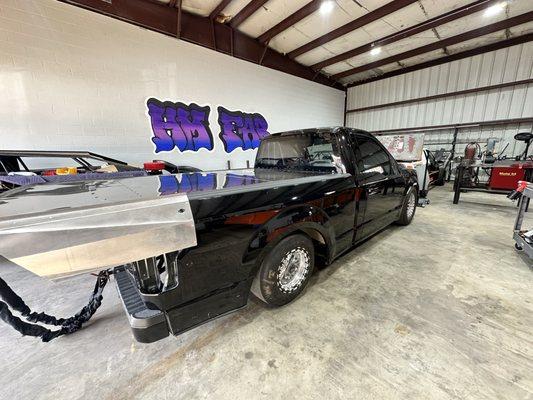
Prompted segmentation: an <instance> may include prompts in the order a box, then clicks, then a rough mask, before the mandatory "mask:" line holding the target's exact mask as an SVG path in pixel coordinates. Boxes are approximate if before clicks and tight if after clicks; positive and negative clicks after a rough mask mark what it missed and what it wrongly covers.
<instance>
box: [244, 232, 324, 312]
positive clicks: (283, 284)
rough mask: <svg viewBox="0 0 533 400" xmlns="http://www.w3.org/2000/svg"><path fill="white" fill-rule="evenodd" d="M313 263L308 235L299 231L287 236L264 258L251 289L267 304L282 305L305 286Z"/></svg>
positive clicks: (311, 247) (313, 257) (312, 251)
mask: <svg viewBox="0 0 533 400" xmlns="http://www.w3.org/2000/svg"><path fill="white" fill-rule="evenodd" d="M314 267H315V252H314V247H313V242H312V241H311V239H309V238H308V237H307V236H305V235H300V234H296V235H291V236H288V237H286V238H285V239H283V240H281V241H280V242H279V243H278V244H277V245H276V246H274V248H273V249H272V250H271V251H270V252H269V253H268V254H267V255H266V257H265V258H264V259H263V262H262V263H261V267H260V269H259V273H258V274H257V276H256V278H255V280H254V282H253V284H252V293H253V294H254V295H255V296H256V297H257V298H259V299H260V300H262V301H264V302H265V303H266V304H268V305H271V306H283V305H285V304H287V303H290V302H291V301H292V300H294V299H295V298H296V297H298V295H299V294H300V293H301V292H302V291H303V290H304V288H305V286H306V285H307V283H308V282H309V278H310V277H311V274H312V272H313V270H314Z"/></svg>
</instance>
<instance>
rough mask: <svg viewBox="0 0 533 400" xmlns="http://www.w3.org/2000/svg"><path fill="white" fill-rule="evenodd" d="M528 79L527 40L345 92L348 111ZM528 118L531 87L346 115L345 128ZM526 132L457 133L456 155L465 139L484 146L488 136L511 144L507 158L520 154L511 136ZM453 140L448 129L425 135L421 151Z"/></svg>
mask: <svg viewBox="0 0 533 400" xmlns="http://www.w3.org/2000/svg"><path fill="white" fill-rule="evenodd" d="M531 78H533V42H528V43H524V44H521V45H516V46H512V47H509V48H506V49H501V50H497V51H493V52H488V53H485V54H480V55H477V56H474V57H470V58H465V59H462V60H457V61H453V62H451V63H447V64H442V65H438V66H434V67H431V68H425V69H422V70H418V71H413V72H410V73H408V74H404V75H399V76H396V77H392V78H388V79H383V80H379V81H375V82H371V83H367V84H365V85H361V86H355V87H353V88H350V89H348V100H347V109H355V108H361V107H366V106H372V105H377V104H385V103H390V102H396V101H401V100H407V99H416V98H420V97H426V96H431V95H435V94H441V93H450V92H455V91H459V90H465V89H472V88H477V87H483V86H490V85H496V84H499V83H506V82H515V81H519V80H524V79H531ZM528 117H529V118H531V117H533V84H529V85H520V86H514V87H506V88H502V89H496V90H491V91H484V92H478V93H472V94H467V95H461V96H455V97H448V98H444V99H436V100H429V101H420V102H416V103H410V104H405V105H400V106H393V107H387V108H381V109H375V110H368V111H362V112H357V113H350V114H348V116H347V119H346V124H347V126H351V127H357V128H361V129H366V130H370V131H378V130H386V129H398V128H413V127H421V126H431V125H447V124H455V123H467V122H478V121H492V120H500V119H511V118H528ZM531 129H532V126H531V124H527V123H526V124H520V125H518V124H513V125H507V126H506V125H504V126H487V127H483V128H470V129H461V130H460V133H459V142H460V143H461V144H460V145H459V146H458V147H457V152H458V153H461V152H462V151H463V148H464V143H467V142H469V141H478V142H481V143H482V145H483V144H484V143H486V141H487V139H488V138H498V139H500V146H501V147H503V146H504V145H505V143H507V142H509V143H510V146H509V148H508V151H507V152H506V154H507V155H516V154H519V153H520V152H521V151H523V148H524V145H523V142H516V141H514V140H513V136H514V135H515V134H516V133H517V132H522V131H531ZM452 137H453V130H451V129H450V130H447V131H446V130H444V131H442V130H441V131H433V132H431V131H428V132H427V133H426V140H425V141H426V143H428V144H429V145H428V146H426V147H429V148H433V149H438V148H441V147H444V148H450V147H451V146H450V145H446V144H445V143H451V141H452ZM431 143H434V145H431Z"/></svg>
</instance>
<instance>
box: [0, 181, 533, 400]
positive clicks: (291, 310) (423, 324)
mask: <svg viewBox="0 0 533 400" xmlns="http://www.w3.org/2000/svg"><path fill="white" fill-rule="evenodd" d="M430 198H431V201H432V202H431V205H429V206H428V207H426V208H425V209H418V212H417V215H416V217H415V220H414V222H413V224H412V225H410V226H408V227H392V228H390V229H387V230H386V231H384V232H382V233H381V234H379V235H377V236H376V237H374V238H372V239H371V240H369V241H367V242H366V243H364V244H363V245H361V246H359V247H358V248H356V249H354V250H353V251H352V252H350V253H348V254H347V255H345V256H343V257H342V258H341V259H339V260H338V261H336V262H335V263H334V264H333V265H332V266H330V267H328V268H326V269H323V270H321V271H320V272H319V273H318V274H316V275H315V276H314V280H313V282H312V284H311V285H310V287H309V288H308V290H307V291H306V293H305V295H304V296H302V297H300V298H299V299H298V300H297V301H296V302H294V303H293V304H291V305H289V306H286V307H283V308H279V309H267V308H265V307H264V306H262V305H260V304H258V303H255V302H250V304H249V306H248V307H247V308H245V309H244V310H241V311H239V312H236V313H233V314H231V315H229V316H226V317H223V318H221V319H219V320H216V321H213V322H210V323H208V324H206V325H203V326H201V327H199V328H197V329H195V330H193V331H190V332H188V333H186V334H184V335H182V336H180V337H177V338H175V337H170V338H168V339H165V340H163V341H160V342H157V343H155V344H150V345H142V344H139V343H136V342H134V341H133V339H132V337H131V335H130V331H129V326H128V323H127V320H126V317H125V315H124V314H123V311H122V308H121V306H120V304H119V300H118V298H117V295H116V291H115V289H114V287H113V286H114V285H110V287H109V288H107V289H106V291H105V299H104V304H103V306H102V308H101V309H100V310H99V311H98V313H97V314H96V315H95V317H94V319H93V320H92V321H91V323H90V324H89V325H88V326H87V327H86V329H83V330H82V331H80V332H78V333H76V334H75V335H72V336H69V337H62V338H60V339H58V340H56V341H54V342H52V343H48V344H46V343H41V342H39V341H37V340H35V339H32V338H26V337H20V335H19V334H17V333H16V332H14V331H12V330H11V329H10V328H8V327H7V326H6V325H4V324H3V323H0V365H2V373H1V374H0V387H1V388H2V389H1V390H0V398H2V399H10V400H14V399H30V398H31V399H56V400H57V399H166V398H169V399H170V398H172V399H196V398H216V399H226V398H227V399H241V398H242V399H254V398H269V399H282V398H300V399H335V398H350V399H433V400H436V399H533V373H532V371H533V335H532V332H533V290H532V289H533V284H532V282H533V276H532V272H533V270H532V266H531V264H530V263H529V261H526V259H525V258H523V257H521V256H520V255H519V254H518V253H517V252H515V251H514V249H513V242H512V240H511V239H510V235H511V229H512V224H513V220H514V216H515V213H516V208H514V207H513V206H512V205H511V204H510V202H509V201H508V200H507V199H506V198H505V197H503V196H491V195H487V194H478V193H468V194H465V195H463V196H462V202H461V203H460V204H459V205H458V206H453V205H452V203H451V199H452V193H451V192H450V186H449V185H448V186H446V187H445V188H439V189H436V190H433V191H431V192H430ZM0 268H1V269H0V270H1V274H2V277H3V278H4V279H6V280H7V281H8V282H9V283H10V284H12V286H13V287H14V288H15V290H17V291H18V292H19V293H20V294H21V295H22V296H23V297H24V298H25V299H27V301H28V303H29V304H30V305H31V306H32V308H34V309H36V310H40V309H44V310H48V311H49V312H51V313H55V314H58V315H70V314H72V313H73V311H75V310H77V309H78V308H79V307H81V306H82V305H83V304H84V303H85V302H86V300H87V295H88V293H89V292H90V291H91V290H92V285H93V278H92V277H88V276H82V277H77V278H74V279H70V280H66V281H63V282H60V283H55V284H52V283H49V282H44V281H42V280H40V279H39V278H35V277H32V276H30V275H29V274H28V273H26V272H24V271H22V270H20V269H19V268H18V267H15V266H13V265H8V264H7V262H6V261H3V262H2V266H1V267H0Z"/></svg>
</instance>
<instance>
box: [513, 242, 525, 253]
mask: <svg viewBox="0 0 533 400" xmlns="http://www.w3.org/2000/svg"><path fill="white" fill-rule="evenodd" d="M514 248H515V249H516V250H518V251H522V250H524V248H523V247H522V246H520V245H519V244H518V243H515V244H514Z"/></svg>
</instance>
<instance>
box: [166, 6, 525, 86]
mask: <svg viewBox="0 0 533 400" xmlns="http://www.w3.org/2000/svg"><path fill="white" fill-rule="evenodd" d="M160 1H161V2H168V1H169V0H160ZM220 1H221V0H183V9H184V10H186V11H189V12H192V13H195V14H199V15H202V16H207V15H209V14H210V13H211V12H212V10H213V9H214V8H215V7H216V6H217V5H218V4H219V2H220ZM249 1H250V0H232V1H231V2H230V3H229V5H228V6H227V7H226V8H224V10H223V11H222V14H224V15H225V16H227V17H228V18H231V17H233V16H235V15H236V14H237V13H238V12H239V11H240V10H241V9H242V8H243V7H244V6H245V5H246V4H248V3H249ZM309 1H310V0H269V1H267V2H266V3H265V4H264V5H263V6H262V7H261V8H259V9H258V10H257V11H256V12H255V13H254V14H253V15H252V16H250V17H249V18H248V19H246V20H245V21H244V22H243V23H242V24H241V25H240V26H239V27H238V29H239V30H240V31H242V32H243V33H245V34H247V35H249V36H251V37H254V38H256V37H258V36H259V35H261V34H262V33H264V32H266V31H267V30H268V29H270V28H271V27H272V26H274V25H276V24H277V23H279V22H280V21H282V20H283V19H285V18H287V17H288V16H289V15H291V14H293V13H294V12H295V11H297V10H298V9H300V8H301V7H303V6H304V5H306V4H307V3H308V2H309ZM390 1H391V0H334V2H335V5H334V8H333V10H332V11H331V12H330V13H329V14H328V15H324V14H323V13H321V12H320V11H316V12H314V13H313V14H311V15H309V16H308V17H306V18H304V19H303V20H301V21H299V22H297V23H296V24H295V25H293V26H291V27H290V28H289V29H287V30H285V31H284V32H282V33H280V34H279V35H277V36H276V37H274V38H273V39H272V40H271V41H270V43H269V46H270V47H271V48H273V49H275V50H277V51H279V52H280V53H288V52H290V51H291V50H294V49H296V48H298V47H300V46H302V45H304V44H306V43H308V42H310V41H311V40H314V39H316V38H318V37H320V36H322V35H324V34H326V33H328V32H331V31H332V30H334V29H336V28H338V27H340V26H342V25H344V24H346V23H348V22H350V21H353V20H354V19H356V18H359V17H361V16H363V15H364V14H366V13H368V12H370V11H373V10H375V9H377V8H379V7H382V6H384V5H385V4H387V3H389V2H390ZM473 1H474V0H418V1H417V2H415V3H413V4H411V5H409V6H407V7H404V8H403V9H400V10H398V11H396V12H394V13H392V14H389V15H387V16H386V17H384V18H381V19H379V20H377V21H374V22H372V23H370V24H367V25H365V26H363V27H361V28H359V29H357V30H355V31H352V32H350V33H348V34H346V35H344V36H341V37H339V38H337V39H335V40H332V41H330V42H328V43H326V44H324V45H322V46H319V47H317V48H315V49H313V50H311V51H309V52H307V53H304V54H302V55H300V56H298V57H297V58H296V61H298V62H300V63H302V64H304V65H308V66H309V65H313V64H315V63H317V62H320V61H323V60H326V59H328V58H330V57H332V56H335V55H337V54H341V53H343V52H346V51H348V50H351V49H354V48H356V47H358V46H361V45H364V44H367V43H372V42H373V41H377V40H379V39H381V38H383V37H384V36H387V35H390V34H392V33H395V32H398V31H400V30H402V29H405V28H407V27H409V26H413V25H415V24H418V23H420V22H423V21H426V20H428V19H430V18H433V17H436V16H438V15H441V14H444V13H446V12H448V11H451V10H453V9H456V8H458V7H462V6H465V5H467V4H469V3H472V2H473ZM529 11H533V0H512V1H507V5H506V7H505V10H504V11H503V12H501V13H499V14H496V15H494V16H491V17H487V16H485V15H484V12H483V11H481V12H478V13H475V14H472V15H470V16H467V17H464V18H461V19H458V20H456V21H453V22H450V23H447V24H444V25H441V26H439V27H437V28H435V29H434V30H428V31H425V32H422V33H420V34H417V35H415V36H411V37H409V38H406V39H403V40H399V41H397V42H394V43H391V44H390V45H387V46H385V47H384V48H383V49H382V51H381V53H380V54H379V55H375V56H371V55H370V54H368V53H366V54H361V55H358V56H356V57H353V58H350V59H347V60H345V61H342V62H339V63H337V64H333V65H330V66H327V67H325V68H324V69H323V70H322V72H323V73H325V74H326V75H332V74H336V73H339V72H342V71H346V70H349V69H350V68H353V67H357V66H361V65H365V64H368V63H370V62H374V61H377V60H380V59H383V58H386V57H389V56H392V55H395V54H399V53H402V52H404V51H408V50H411V49H414V48H416V47H419V46H423V45H426V44H429V43H432V42H435V41H438V40H442V39H445V38H448V37H451V36H454V35H458V34H461V33H463V32H466V31H469V30H472V29H476V28H480V27H483V26H485V25H488V24H491V23H494V22H497V21H500V20H503V19H506V18H510V17H514V16H517V15H520V14H523V13H525V12H529ZM530 32H533V22H530V23H527V24H523V25H519V26H516V27H513V28H511V29H509V30H507V31H500V32H496V33H493V34H490V35H486V36H482V37H479V38H476V39H473V40H469V41H466V42H462V43H460V44H457V45H453V46H449V47H448V48H447V49H446V52H447V53H448V54H454V53H457V52H461V51H465V50H469V49H472V48H475V47H479V46H482V45H485V44H488V43H493V42H497V41H500V40H503V39H506V38H509V37H514V36H519V35H523V34H525V33H530ZM444 56H446V53H445V51H444V50H438V51H433V52H430V53H425V54H422V55H420V56H416V57H412V58H410V59H407V60H402V61H400V63H394V64H389V65H384V66H382V67H380V68H377V69H374V70H369V71H365V72H363V73H360V74H356V75H352V76H349V77H347V78H344V79H342V80H341V82H342V83H344V84H348V83H352V82H355V81H359V80H363V79H366V78H369V77H372V76H376V75H379V74H382V73H385V72H388V71H392V70H395V69H398V68H402V66H408V65H413V64H419V63H421V62H424V61H429V60H432V59H435V58H439V57H444ZM400 64H401V65H400Z"/></svg>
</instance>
